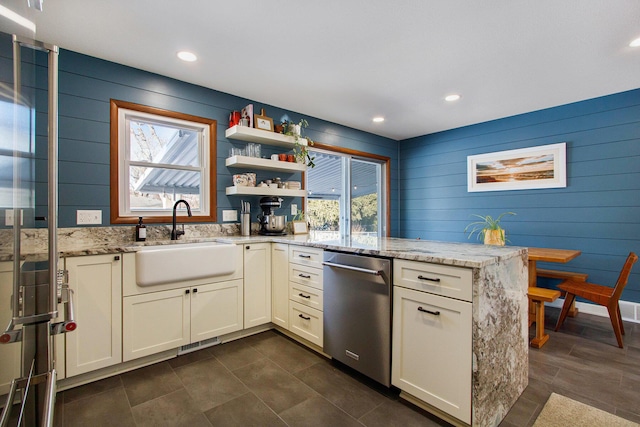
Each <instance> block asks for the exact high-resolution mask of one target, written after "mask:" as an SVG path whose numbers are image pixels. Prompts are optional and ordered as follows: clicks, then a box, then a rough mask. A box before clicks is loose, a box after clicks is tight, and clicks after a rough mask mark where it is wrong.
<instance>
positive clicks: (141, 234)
mask: <svg viewBox="0 0 640 427" xmlns="http://www.w3.org/2000/svg"><path fill="white" fill-rule="evenodd" d="M146 238H147V226H146V225H144V224H143V223H142V217H138V225H136V242H144V241H145V240H146Z"/></svg>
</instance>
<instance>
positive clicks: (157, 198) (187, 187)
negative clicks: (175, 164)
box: [129, 166, 201, 211]
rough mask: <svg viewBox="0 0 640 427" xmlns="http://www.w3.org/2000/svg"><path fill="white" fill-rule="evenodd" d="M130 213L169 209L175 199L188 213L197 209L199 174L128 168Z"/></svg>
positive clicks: (137, 167)
mask: <svg viewBox="0 0 640 427" xmlns="http://www.w3.org/2000/svg"><path fill="white" fill-rule="evenodd" d="M129 178H130V183H131V187H130V189H129V197H130V206H131V210H132V211H134V210H141V209H142V210H144V209H170V208H172V207H173V203H174V202H175V201H176V200H179V199H184V200H186V201H187V202H188V203H189V205H191V209H192V210H198V209H200V206H201V201H200V182H201V173H200V172H194V171H183V170H176V169H168V168H145V167H141V166H132V167H131V168H130V174H129Z"/></svg>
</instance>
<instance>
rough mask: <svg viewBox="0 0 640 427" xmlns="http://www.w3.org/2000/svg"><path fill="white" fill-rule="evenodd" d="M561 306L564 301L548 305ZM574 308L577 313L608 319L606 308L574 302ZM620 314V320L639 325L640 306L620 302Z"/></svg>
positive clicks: (634, 303) (559, 299) (556, 301)
mask: <svg viewBox="0 0 640 427" xmlns="http://www.w3.org/2000/svg"><path fill="white" fill-rule="evenodd" d="M562 304H564V299H562V298H558V299H557V300H555V301H554V302H551V303H548V306H549V307H556V308H562ZM576 307H577V308H578V311H581V312H582V313H587V314H593V315H595V316H602V317H609V313H608V312H607V308H606V307H604V306H601V305H596V304H589V303H586V302H576ZM620 314H621V315H622V320H626V321H628V322H634V323H640V304H638V303H637V302H629V301H620Z"/></svg>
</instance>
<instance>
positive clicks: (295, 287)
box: [289, 282, 322, 311]
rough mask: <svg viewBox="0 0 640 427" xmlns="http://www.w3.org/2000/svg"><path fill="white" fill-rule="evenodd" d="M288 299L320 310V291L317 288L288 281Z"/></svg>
mask: <svg viewBox="0 0 640 427" xmlns="http://www.w3.org/2000/svg"><path fill="white" fill-rule="evenodd" d="M289 299H290V300H292V301H296V302H299V303H300V304H304V305H306V306H308V307H311V308H315V309H317V310H320V311H322V291H321V290H319V289H316V288H312V287H310V286H305V285H301V284H299V283H295V282H289Z"/></svg>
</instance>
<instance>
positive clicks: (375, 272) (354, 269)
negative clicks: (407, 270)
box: [322, 261, 382, 276]
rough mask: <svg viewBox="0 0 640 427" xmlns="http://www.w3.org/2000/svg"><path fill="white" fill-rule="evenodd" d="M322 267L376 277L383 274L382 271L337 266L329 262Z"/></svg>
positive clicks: (342, 265)
mask: <svg viewBox="0 0 640 427" xmlns="http://www.w3.org/2000/svg"><path fill="white" fill-rule="evenodd" d="M322 265H326V266H328V267H335V268H342V269H345V270H351V271H357V272H359V273H367V274H373V275H374V276H380V275H381V274H382V270H370V269H368V268H360V267H354V266H352V265H345V264H336V263H334V262H329V261H325V262H323V263H322Z"/></svg>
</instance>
